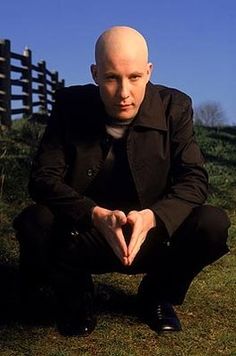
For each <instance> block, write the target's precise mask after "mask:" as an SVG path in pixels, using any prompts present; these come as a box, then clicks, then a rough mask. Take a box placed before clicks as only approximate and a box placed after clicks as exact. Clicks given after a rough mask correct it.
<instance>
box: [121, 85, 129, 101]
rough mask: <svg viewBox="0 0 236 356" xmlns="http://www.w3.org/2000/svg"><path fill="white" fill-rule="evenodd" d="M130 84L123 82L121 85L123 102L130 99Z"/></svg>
mask: <svg viewBox="0 0 236 356" xmlns="http://www.w3.org/2000/svg"><path fill="white" fill-rule="evenodd" d="M129 95H130V94H129V83H127V82H126V81H122V82H121V83H120V97H121V99H122V100H124V99H127V98H128V97H129Z"/></svg>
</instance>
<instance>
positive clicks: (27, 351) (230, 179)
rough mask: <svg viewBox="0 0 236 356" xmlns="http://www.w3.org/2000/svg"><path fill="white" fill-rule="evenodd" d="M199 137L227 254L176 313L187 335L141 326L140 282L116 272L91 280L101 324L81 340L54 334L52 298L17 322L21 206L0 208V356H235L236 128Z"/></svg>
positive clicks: (199, 131) (197, 282) (199, 279)
mask: <svg viewBox="0 0 236 356" xmlns="http://www.w3.org/2000/svg"><path fill="white" fill-rule="evenodd" d="M196 131H197V136H198V141H199V143H200V145H201V147H202V150H203V151H204V154H205V156H206V158H207V162H208V163H207V168H208V171H209V173H210V183H211V196H210V197H209V202H210V203H212V204H214V205H217V206H221V207H224V208H225V209H226V210H227V211H228V213H229V215H230V217H231V223H232V226H231V228H230V240H229V244H230V246H231V253H230V254H228V255H227V256H225V257H224V258H222V259H221V260H219V261H218V262H216V263H215V264H214V265H212V266H209V267H207V268H206V269H205V270H204V271H203V272H201V273H200V275H199V276H198V277H197V278H196V279H195V281H194V282H193V284H192V286H191V289H190V290H189V293H188V295H187V298H186V301H185V303H184V304H183V305H182V306H181V307H178V308H177V312H178V314H179V316H180V318H181V320H182V324H183V329H184V331H183V332H181V333H179V334H175V335H163V336H158V335H157V334H155V333H154V332H152V331H151V330H149V328H148V327H147V326H145V325H143V324H141V323H140V322H139V321H138V319H137V318H136V316H135V313H134V310H133V301H134V295H135V292H136V290H137V287H138V283H139V281H140V279H141V276H135V277H130V276H122V275H119V274H107V275H103V276H96V277H95V278H94V279H95V282H96V286H97V290H98V296H99V298H98V326H97V329H96V330H95V332H94V333H93V334H92V335H91V336H89V337H87V338H85V339H78V338H64V337H62V336H60V335H59V334H58V333H57V331H56V329H55V326H54V323H53V317H52V313H50V311H51V309H50V301H51V298H50V294H49V295H47V294H46V293H45V295H44V297H45V303H46V304H45V305H44V307H43V304H42V302H41V311H40V314H41V315H40V317H39V318H38V323H36V322H35V323H34V324H27V323H22V322H19V317H18V312H19V300H18V290H17V280H18V265H17V264H18V245H17V243H16V241H15V238H14V233H13V230H12V228H11V219H12V217H13V216H14V215H15V214H16V212H17V210H20V209H21V208H22V203H21V202H20V201H18V202H17V204H16V202H15V203H11V204H9V203H8V204H6V203H5V204H4V205H3V203H1V204H2V205H1V208H2V209H1V215H0V218H1V227H0V251H1V252H0V253H1V254H0V280H1V285H2V288H1V297H2V301H1V303H0V320H1V321H2V322H1V329H0V355H6V356H7V355H54V356H56V355H57V356H67V355H117V356H118V355H120V356H121V355H168V356H169V355H186V356H187V355H236V330H235V314H236V310H235V301H236V298H235V276H236V268H235V266H236V257H235V245H236V214H235V208H236V129H233V128H224V129H221V130H220V131H219V132H216V131H215V130H213V129H209V130H208V129H203V128H197V129H196ZM19 189H20V188H19Z"/></svg>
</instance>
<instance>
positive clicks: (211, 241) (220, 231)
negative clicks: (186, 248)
mask: <svg viewBox="0 0 236 356" xmlns="http://www.w3.org/2000/svg"><path fill="white" fill-rule="evenodd" d="M195 217H196V218H197V236H198V239H199V242H200V244H201V245H202V246H205V248H206V251H207V253H208V256H209V259H210V260H211V261H214V260H216V259H217V258H219V257H221V256H223V255H224V254H225V253H226V252H228V247H227V244H226V242H227V238H228V229H229V227H230V220H229V218H228V216H227V214H226V212H225V211H224V210H222V209H220V208H216V207H213V206H210V205H204V206H201V207H199V208H196V209H195Z"/></svg>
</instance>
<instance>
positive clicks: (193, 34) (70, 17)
mask: <svg viewBox="0 0 236 356" xmlns="http://www.w3.org/2000/svg"><path fill="white" fill-rule="evenodd" d="M0 11H1V20H0V38H8V39H10V40H11V45H12V51H14V52H18V53H22V51H23V49H24V47H25V46H27V47H29V48H30V49H31V50H32V53H33V61H34V62H35V63H36V62H38V61H39V60H42V59H45V60H46V62H47V63H48V68H49V69H50V70H53V69H55V70H58V71H59V74H60V77H62V78H64V79H65V80H66V85H71V84H83V83H87V82H91V81H92V80H91V76H90V69H89V67H90V64H91V63H92V62H94V44H95V41H96V39H97V37H98V36H99V34H100V33H101V32H103V31H104V30H105V29H107V28H108V27H110V26H113V25H129V26H131V27H134V28H136V29H137V30H139V31H140V32H141V33H142V34H143V35H144V36H145V37H146V39H147V41H148V44H149V49H150V61H151V62H152V63H153V65H154V72H153V76H152V81H153V82H156V83H161V84H164V85H167V86H171V87H176V88H178V89H180V90H182V91H185V92H186V93H188V94H189V95H190V96H191V97H192V99H193V102H194V105H198V104H200V103H203V102H205V101H209V100H211V101H217V102H219V103H220V104H221V105H222V107H223V109H224V110H225V113H226V116H227V118H228V122H229V123H236V1H235V0H162V1H159V0H141V1H138V0H136V1H133V0H127V1H125V0H119V1H117V0H116V1H113V0H97V1H96V0H94V1H92V0H41V1H40V0H39V1H37V2H36V1H33V0H21V1H19V0H15V1H14V0H1V4H0Z"/></svg>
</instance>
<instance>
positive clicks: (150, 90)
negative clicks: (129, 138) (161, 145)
mask: <svg viewBox="0 0 236 356" xmlns="http://www.w3.org/2000/svg"><path fill="white" fill-rule="evenodd" d="M133 126H143V127H148V128H151V129H157V130H163V131H167V125H166V117H165V113H164V108H163V104H162V100H161V97H160V94H159V90H158V87H157V86H156V85H154V84H152V83H151V82H149V83H148V84H147V86H146V92H145V96H144V100H143V102H142V104H141V106H140V109H139V112H138V114H137V117H136V119H135V120H134V123H133Z"/></svg>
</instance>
